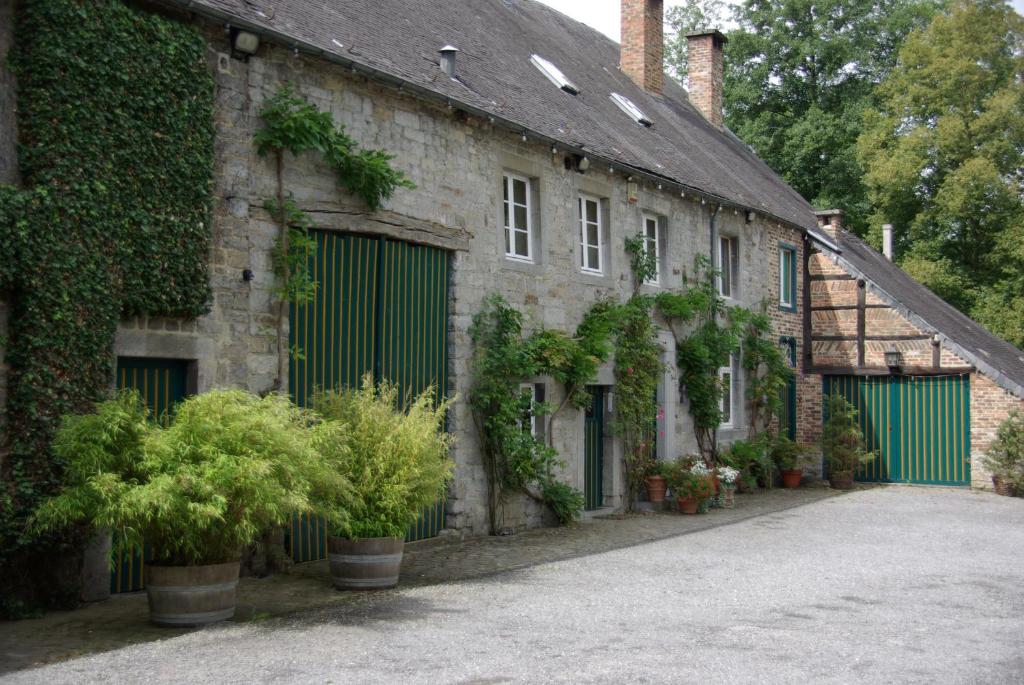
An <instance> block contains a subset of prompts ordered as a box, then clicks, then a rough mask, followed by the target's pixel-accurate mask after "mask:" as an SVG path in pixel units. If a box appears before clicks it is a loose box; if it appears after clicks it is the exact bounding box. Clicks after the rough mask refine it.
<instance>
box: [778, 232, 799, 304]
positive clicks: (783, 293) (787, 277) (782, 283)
mask: <svg viewBox="0 0 1024 685" xmlns="http://www.w3.org/2000/svg"><path fill="white" fill-rule="evenodd" d="M779 306H780V307H782V308H783V309H795V308H796V250H795V249H793V248H792V247H789V246H788V245H782V246H780V247H779Z"/></svg>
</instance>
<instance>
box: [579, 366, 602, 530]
mask: <svg viewBox="0 0 1024 685" xmlns="http://www.w3.org/2000/svg"><path fill="white" fill-rule="evenodd" d="M604 397H605V395H604V388H603V387H601V386H599V385H593V386H591V387H590V407H588V408H587V411H586V414H585V415H584V418H583V498H584V506H585V507H586V509H587V510H588V511H592V510H594V509H600V508H601V507H602V506H604Z"/></svg>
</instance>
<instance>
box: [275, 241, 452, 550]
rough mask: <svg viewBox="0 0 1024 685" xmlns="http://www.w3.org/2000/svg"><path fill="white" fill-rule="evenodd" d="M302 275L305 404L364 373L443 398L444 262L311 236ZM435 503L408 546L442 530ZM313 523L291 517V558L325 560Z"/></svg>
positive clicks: (299, 315) (296, 310)
mask: <svg viewBox="0 0 1024 685" xmlns="http://www.w3.org/2000/svg"><path fill="white" fill-rule="evenodd" d="M313 237H314V239H315V240H316V250H315V252H311V254H310V257H309V267H308V268H309V272H310V276H311V278H312V279H313V280H314V281H315V282H316V283H317V288H316V294H315V296H314V297H313V299H312V301H310V302H308V303H305V304H302V305H293V306H292V307H291V312H290V315H291V319H290V322H291V326H290V336H289V346H290V348H291V349H292V351H293V354H292V359H291V362H290V379H291V382H290V384H291V391H292V395H293V397H294V398H295V401H296V403H298V404H300V405H302V406H307V405H308V404H309V402H310V399H311V398H312V397H313V395H314V394H315V393H316V391H317V390H321V389H322V390H332V389H336V388H344V387H355V386H357V385H358V384H359V383H360V381H361V379H362V377H363V376H364V375H365V374H372V376H373V378H374V380H375V381H380V380H382V379H387V380H390V381H393V382H394V383H396V384H397V385H398V388H399V392H400V393H401V396H402V397H403V399H405V400H408V399H409V398H411V397H413V396H415V395H417V394H419V393H420V392H422V391H423V390H425V389H427V388H429V387H432V386H433V387H434V388H436V389H437V390H438V395H439V397H440V396H444V395H446V394H447V390H448V388H447V378H448V373H447V369H448V325H447V322H448V258H449V255H448V253H447V252H446V251H444V250H440V249H437V248H432V247H426V246H422V245H412V244H409V243H405V242H401V241H396V240H390V239H387V238H384V237H369V236H362V235H355V234H348V233H336V232H327V231H315V232H314V233H313ZM444 523H445V521H444V506H443V503H438V504H437V505H434V506H431V507H428V508H427V509H426V510H424V511H423V512H422V513H421V514H420V517H419V519H418V521H417V522H416V523H415V524H413V526H412V527H411V528H410V530H409V533H408V535H407V538H406V539H407V540H409V541H414V540H422V539H425V538H429V537H434V536H436V535H437V534H438V533H439V532H440V531H441V529H443V528H444ZM326 536H327V532H326V529H325V527H324V525H323V523H322V522H321V521H317V520H310V519H309V518H308V517H305V516H296V517H295V519H294V520H293V522H292V526H291V529H290V531H289V532H288V536H287V540H288V545H289V550H290V552H291V555H292V558H293V559H295V560H296V561H312V560H315V559H323V558H326Z"/></svg>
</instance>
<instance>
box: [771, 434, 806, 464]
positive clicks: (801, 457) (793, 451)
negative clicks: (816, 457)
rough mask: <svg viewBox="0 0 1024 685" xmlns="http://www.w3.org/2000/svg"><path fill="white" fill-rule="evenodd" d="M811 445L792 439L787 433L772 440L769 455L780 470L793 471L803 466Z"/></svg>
mask: <svg viewBox="0 0 1024 685" xmlns="http://www.w3.org/2000/svg"><path fill="white" fill-rule="evenodd" d="M808 452H809V447H808V446H807V445H804V444H802V443H799V442H795V441H793V440H790V439H789V438H788V437H786V436H785V435H780V436H777V437H776V438H775V439H774V440H772V443H771V446H770V447H769V451H768V456H770V457H771V460H772V462H774V464H775V466H776V467H777V468H778V469H779V470H780V471H791V470H793V469H799V468H803V465H804V462H805V460H806V459H807V455H808Z"/></svg>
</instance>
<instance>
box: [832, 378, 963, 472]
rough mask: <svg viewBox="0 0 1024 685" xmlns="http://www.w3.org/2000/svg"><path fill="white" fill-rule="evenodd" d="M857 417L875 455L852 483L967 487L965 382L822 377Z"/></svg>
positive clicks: (929, 379) (868, 445) (938, 379)
mask: <svg viewBox="0 0 1024 685" xmlns="http://www.w3.org/2000/svg"><path fill="white" fill-rule="evenodd" d="M833 392H838V393H839V394H841V395H842V396H843V397H845V398H846V399H847V400H848V401H850V402H851V403H852V404H853V405H854V407H856V408H857V411H858V413H859V421H860V426H861V429H862V431H863V432H864V439H865V443H866V445H867V448H868V449H869V450H871V451H873V452H875V453H876V454H877V455H878V458H876V459H875V460H874V461H872V462H871V463H869V464H866V465H864V466H862V467H860V469H858V472H857V480H860V481H866V482H885V483H916V484H928V485H967V484H969V483H970V482H971V471H970V439H971V435H970V425H971V422H970V377H969V376H966V375H964V376H873V377H858V376H826V377H825V393H826V394H831V393H833Z"/></svg>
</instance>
